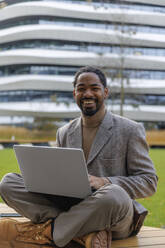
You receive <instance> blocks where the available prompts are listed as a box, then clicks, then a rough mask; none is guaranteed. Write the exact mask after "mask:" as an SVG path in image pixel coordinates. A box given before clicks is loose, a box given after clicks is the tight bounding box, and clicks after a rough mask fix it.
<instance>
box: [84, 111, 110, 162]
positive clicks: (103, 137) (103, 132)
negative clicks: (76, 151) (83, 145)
mask: <svg viewBox="0 0 165 248" xmlns="http://www.w3.org/2000/svg"><path fill="white" fill-rule="evenodd" d="M112 126H113V122H112V115H111V114H110V113H109V112H107V113H106V115H105V117H104V119H103V121H102V123H101V125H100V127H99V129H98V131H97V133H96V137H95V139H94V142H93V144H92V147H91V150H90V153H89V157H88V161H87V165H88V164H89V163H90V162H91V161H92V160H93V159H94V158H95V157H96V156H97V155H98V153H99V151H100V150H101V149H102V147H103V146H104V145H105V144H106V143H107V141H108V140H109V139H110V138H111V136H112Z"/></svg>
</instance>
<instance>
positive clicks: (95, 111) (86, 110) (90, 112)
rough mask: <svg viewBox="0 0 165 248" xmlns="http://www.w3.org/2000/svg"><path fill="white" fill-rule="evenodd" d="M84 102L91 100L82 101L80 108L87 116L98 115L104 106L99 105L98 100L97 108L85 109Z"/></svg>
mask: <svg viewBox="0 0 165 248" xmlns="http://www.w3.org/2000/svg"><path fill="white" fill-rule="evenodd" d="M83 100H91V99H82V100H81V101H80V104H79V107H80V109H81V111H82V113H83V115H85V116H93V115H94V114H96V113H97V112H98V111H99V109H100V107H101V105H102V104H99V103H98V101H97V100H95V103H96V108H91V107H87V106H86V107H84V106H83Z"/></svg>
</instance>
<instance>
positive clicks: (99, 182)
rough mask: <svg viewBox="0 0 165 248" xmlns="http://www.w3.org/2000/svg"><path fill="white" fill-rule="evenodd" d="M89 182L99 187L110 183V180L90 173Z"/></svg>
mask: <svg viewBox="0 0 165 248" xmlns="http://www.w3.org/2000/svg"><path fill="white" fill-rule="evenodd" d="M89 183H90V186H91V187H92V188H94V189H99V188H101V187H102V186H104V185H105V184H107V183H110V182H109V180H108V179H107V178H106V177H95V176H92V175H89Z"/></svg>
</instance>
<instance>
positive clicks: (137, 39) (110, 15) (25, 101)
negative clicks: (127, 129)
mask: <svg viewBox="0 0 165 248" xmlns="http://www.w3.org/2000/svg"><path fill="white" fill-rule="evenodd" d="M0 6H1V7H2V8H1V9H0V117H1V118H2V117H4V118H5V120H7V118H10V117H12V120H16V119H15V118H17V120H20V121H21V120H22V121H24V120H25V118H29V120H30V121H31V120H32V118H35V117H50V118H61V119H65V120H69V119H72V118H74V117H76V116H78V115H79V113H80V112H79V109H78V108H77V106H76V105H75V104H74V102H73V99H72V90H73V87H72V81H73V76H74V74H75V72H76V71H77V70H78V68H80V67H82V66H86V65H95V66H98V67H101V68H102V69H103V70H104V71H105V73H106V75H107V77H108V86H109V87H110V92H111V94H110V98H109V99H108V101H107V108H108V109H110V110H111V111H113V112H115V113H118V114H120V113H121V111H122V112H123V115H124V116H126V117H128V118H131V119H134V120H137V121H145V122H147V121H150V122H157V123H158V126H160V127H162V126H165V124H164V123H165V2H164V0H156V1H154V0H116V1H115V0H111V1H110V0H86V1H85V0H72V1H71V0H58V1H57V0H38V1H34V0H33V1H32V0H31V1H30V0H24V1H23V0H22V1H21V0H6V1H5V0H4V1H2V0H1V1H0ZM121 92H122V94H121ZM123 99H124V100H123ZM121 101H122V108H121V104H120V103H121ZM18 117H19V118H18ZM18 122H19V121H18Z"/></svg>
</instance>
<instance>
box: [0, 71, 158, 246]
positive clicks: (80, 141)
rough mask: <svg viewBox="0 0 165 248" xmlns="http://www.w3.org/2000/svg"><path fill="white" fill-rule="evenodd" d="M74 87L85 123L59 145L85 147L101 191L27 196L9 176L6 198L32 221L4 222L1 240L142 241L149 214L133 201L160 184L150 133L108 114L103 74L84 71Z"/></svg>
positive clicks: (63, 131)
mask: <svg viewBox="0 0 165 248" xmlns="http://www.w3.org/2000/svg"><path fill="white" fill-rule="evenodd" d="M73 84H74V91H73V95H74V98H75V101H76V103H77V105H78V106H79V108H80V109H81V117H80V118H78V119H75V120H73V121H72V122H71V123H68V124H67V125H65V126H64V127H62V128H60V129H59V130H58V132H57V145H58V146H60V147H75V148H80V147H81V148H83V150H84V154H85V158H86V162H87V168H88V172H89V181H90V185H91V187H92V188H93V189H94V190H95V192H94V193H93V194H92V195H91V196H89V197H87V198H86V199H84V200H82V201H76V200H75V199H72V198H71V199H70V200H69V201H68V200H66V199H65V198H63V197H55V196H47V195H44V194H35V193H30V192H27V191H26V190H25V188H24V183H23V179H22V177H21V176H20V175H18V174H11V173H10V174H8V175H6V176H5V177H4V178H3V180H2V182H1V185H0V193H1V196H2V198H3V199H4V201H5V202H6V203H7V204H8V205H9V206H10V207H12V208H14V209H15V210H16V211H17V212H18V213H20V214H22V215H23V216H25V217H27V218H29V219H30V220H31V221H30V222H27V223H21V224H19V223H17V222H14V221H12V220H9V219H8V220H6V219H5V220H1V221H0V240H17V241H19V242H29V243H34V244H36V243H38V244H46V243H48V244H51V243H54V244H55V245H56V246H57V247H64V246H65V245H66V244H67V243H69V242H70V241H71V240H75V241H77V242H79V243H81V244H83V245H84V246H85V247H86V248H96V247H97V248H109V247H110V244H111V239H112V238H113V239H123V238H126V237H128V236H130V235H135V234H136V233H137V232H138V231H139V230H140V227H141V226H142V223H143V221H144V218H145V215H146V214H147V211H146V209H145V208H144V207H143V206H142V205H140V204H139V203H137V202H136V201H135V200H134V199H135V198H144V197H147V196H151V195H152V194H153V193H154V192H155V191H156V184H157V177H156V174H155V170H154V167H153V164H152V162H151V160H150V158H149V156H148V147H147V144H146V141H145V132H144V129H143V127H142V125H141V124H138V123H136V122H134V121H131V120H128V119H126V118H122V117H119V116H117V115H114V114H112V113H110V112H108V111H107V110H106V107H105V100H106V99H107V97H108V88H107V83H106V78H105V75H104V74H103V72H102V71H101V70H99V69H97V68H95V67H84V68H81V69H80V70H79V71H78V72H77V73H76V75H75V79H74V82H73ZM68 166H69V165H68ZM73 176H74V175H73Z"/></svg>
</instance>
